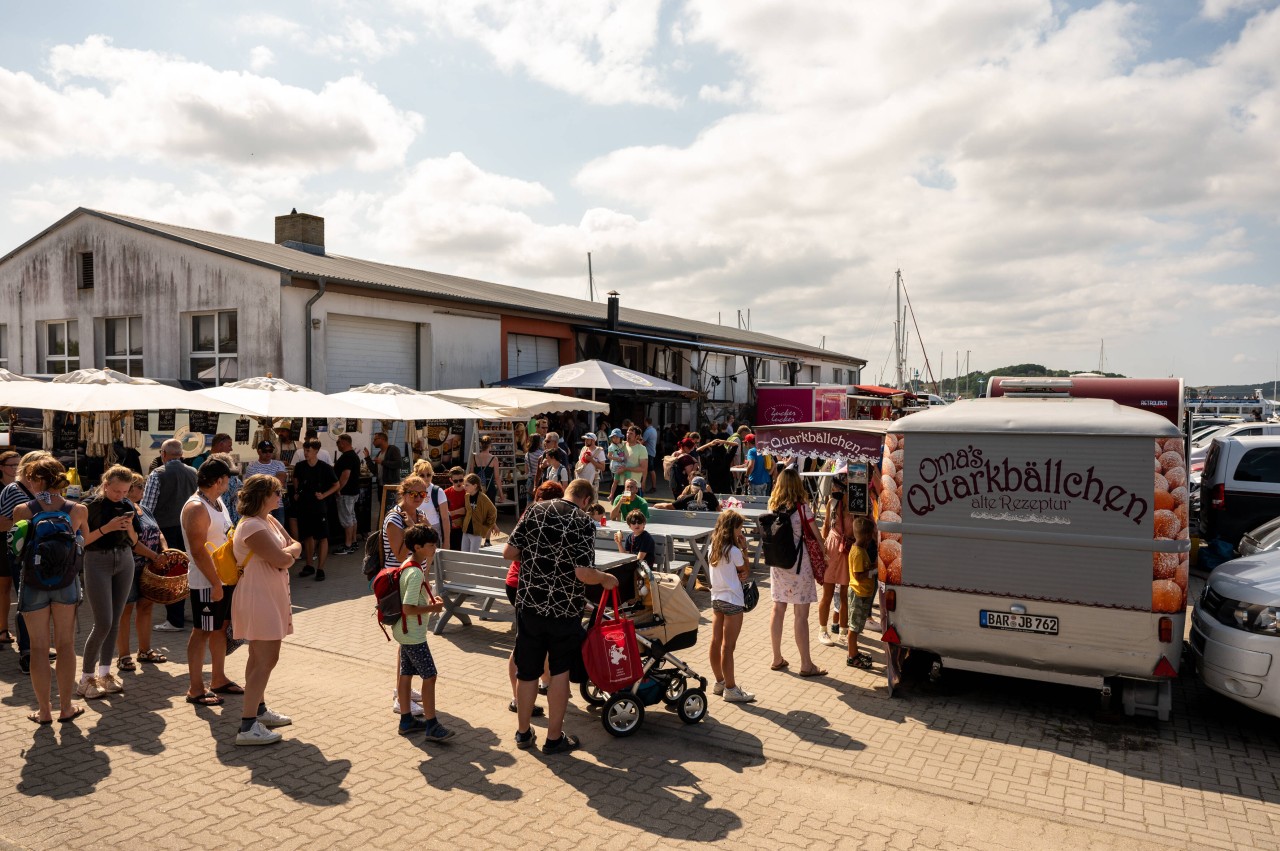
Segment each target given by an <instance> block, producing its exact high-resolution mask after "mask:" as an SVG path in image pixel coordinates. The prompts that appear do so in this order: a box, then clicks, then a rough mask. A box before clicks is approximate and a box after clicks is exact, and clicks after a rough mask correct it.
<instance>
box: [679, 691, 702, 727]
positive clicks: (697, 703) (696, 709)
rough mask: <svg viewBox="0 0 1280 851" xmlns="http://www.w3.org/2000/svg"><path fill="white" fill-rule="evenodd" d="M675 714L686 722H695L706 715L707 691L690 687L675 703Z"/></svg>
mask: <svg viewBox="0 0 1280 851" xmlns="http://www.w3.org/2000/svg"><path fill="white" fill-rule="evenodd" d="M676 714H677V715H679V716H680V720H681V721H683V722H684V723H686V724H697V723H698V722H699V721H701V720H702V719H703V718H706V717H707V693H706V692H705V691H703V690H702V689H700V688H691V689H689V690H688V691H686V692H685V693H684V697H682V698H681V699H680V702H679V703H677V704H676Z"/></svg>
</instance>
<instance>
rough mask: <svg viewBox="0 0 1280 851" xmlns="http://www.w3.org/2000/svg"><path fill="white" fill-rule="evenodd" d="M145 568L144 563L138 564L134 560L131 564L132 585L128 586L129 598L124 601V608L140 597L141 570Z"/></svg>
mask: <svg viewBox="0 0 1280 851" xmlns="http://www.w3.org/2000/svg"><path fill="white" fill-rule="evenodd" d="M145 566H146V562H143V563H141V564H139V563H138V561H137V560H136V559H135V560H134V562H133V584H132V585H130V586H129V596H128V597H127V598H125V601H124V604H125V605H126V606H127V605H129V604H130V603H136V602H138V598H140V597H141V596H142V569H143V568H144V567H145Z"/></svg>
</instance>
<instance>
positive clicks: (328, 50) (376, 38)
mask: <svg viewBox="0 0 1280 851" xmlns="http://www.w3.org/2000/svg"><path fill="white" fill-rule="evenodd" d="M236 29H237V30H238V31H239V32H244V33H249V34H253V35H259V36H266V37H274V38H278V39H281V40H283V41H286V42H288V43H289V44H291V45H292V46H294V47H296V48H298V49H300V50H302V51H303V52H305V53H309V54H312V55H315V56H324V57H326V58H329V59H336V60H339V61H347V62H377V61H379V60H381V59H386V58H387V57H389V56H393V55H395V54H396V53H398V52H399V51H400V49H401V48H403V47H406V46H408V45H411V44H414V43H415V42H416V41H417V36H416V35H415V34H414V33H413V32H411V31H410V30H408V29H405V28H404V27H400V26H388V27H384V28H382V29H381V30H378V29H375V28H374V27H373V26H372V25H370V24H368V23H366V22H365V21H362V20H360V19H359V18H352V17H348V18H344V19H343V20H342V22H341V23H340V24H338V25H337V26H336V28H328V27H326V26H325V25H316V26H312V27H306V26H304V25H302V24H300V23H298V22H297V21H292V20H289V19H288V18H283V17H281V16H279V15H274V14H270V13H266V12H255V13H253V14H247V15H241V16H240V17H239V18H238V19H237V21H236Z"/></svg>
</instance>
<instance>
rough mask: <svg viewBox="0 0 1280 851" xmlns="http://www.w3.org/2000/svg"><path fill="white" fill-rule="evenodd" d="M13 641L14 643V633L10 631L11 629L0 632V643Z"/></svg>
mask: <svg viewBox="0 0 1280 851" xmlns="http://www.w3.org/2000/svg"><path fill="white" fill-rule="evenodd" d="M12 643H13V635H12V633H10V632H9V630H7V629H6V630H5V631H4V632H0V644H12Z"/></svg>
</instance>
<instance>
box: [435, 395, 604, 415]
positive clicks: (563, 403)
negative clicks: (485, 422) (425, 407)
mask: <svg viewBox="0 0 1280 851" xmlns="http://www.w3.org/2000/svg"><path fill="white" fill-rule="evenodd" d="M428 395H430V396H435V397H437V398H440V399H445V400H447V401H449V402H456V403H458V404H459V405H465V406H466V407H468V408H473V409H475V410H477V412H479V413H481V414H482V415H483V417H484V418H486V419H494V420H514V419H522V418H526V417H536V416H538V415H540V414H555V413H559V412H561V411H591V412H592V413H599V414H607V413H609V406H608V405H607V404H606V403H604V402H592V401H591V400H589V399H579V398H577V397H575V396H563V395H561V394H559V393H543V392H541V391H538V390H525V389H523V388H520V387H466V388H460V389H457V390H432V391H430V392H429V393H428Z"/></svg>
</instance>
